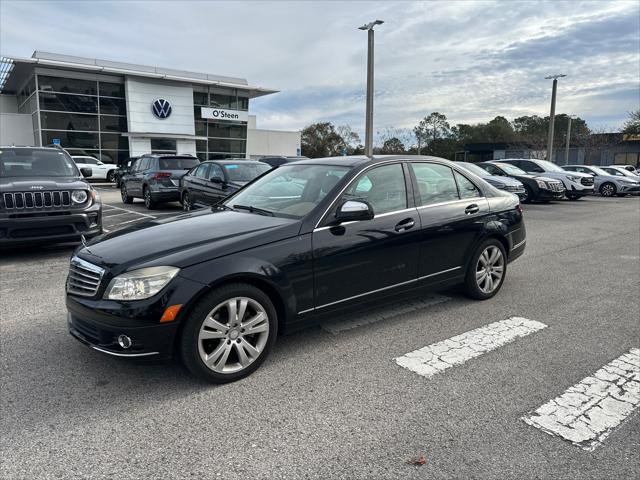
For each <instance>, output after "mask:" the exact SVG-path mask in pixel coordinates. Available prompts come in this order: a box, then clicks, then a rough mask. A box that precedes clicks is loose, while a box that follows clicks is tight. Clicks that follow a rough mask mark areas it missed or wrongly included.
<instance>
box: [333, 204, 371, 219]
mask: <svg viewBox="0 0 640 480" xmlns="http://www.w3.org/2000/svg"><path fill="white" fill-rule="evenodd" d="M372 218H373V208H372V207H371V205H369V204H368V203H367V202H363V201H360V200H347V201H346V202H344V203H343V204H342V205H340V206H339V207H338V211H337V212H336V220H338V221H339V222H353V221H356V220H371V219H372Z"/></svg>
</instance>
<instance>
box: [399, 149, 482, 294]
mask: <svg viewBox="0 0 640 480" xmlns="http://www.w3.org/2000/svg"><path fill="white" fill-rule="evenodd" d="M410 165H411V168H412V171H413V175H414V182H415V188H414V190H415V192H416V204H417V205H418V213H419V216H420V223H421V228H420V254H419V269H418V277H419V278H420V279H421V280H424V281H426V282H427V283H437V282H440V281H444V280H447V279H449V278H451V277H455V276H457V275H461V274H463V273H464V266H465V260H466V256H467V254H468V252H469V250H470V248H471V247H472V246H473V245H474V244H475V243H476V242H477V240H479V238H480V237H481V235H482V233H483V231H484V227H483V221H484V219H483V217H485V216H486V215H487V214H488V213H489V202H488V201H487V199H486V198H485V197H484V195H483V194H482V192H481V190H480V189H479V188H478V187H477V186H476V185H475V184H474V183H473V182H472V181H471V180H470V179H469V178H467V177H466V176H465V175H463V174H461V173H459V172H457V171H455V170H454V169H452V168H451V167H449V166H448V165H444V164H440V163H433V162H417V161H416V162H411V163H410Z"/></svg>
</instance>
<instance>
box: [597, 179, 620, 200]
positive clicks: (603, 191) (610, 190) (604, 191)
mask: <svg viewBox="0 0 640 480" xmlns="http://www.w3.org/2000/svg"><path fill="white" fill-rule="evenodd" d="M617 193H618V188H617V187H616V186H615V184H613V183H611V182H604V183H603V184H602V185H600V195H602V196H603V197H613V196H615V195H616V194H617Z"/></svg>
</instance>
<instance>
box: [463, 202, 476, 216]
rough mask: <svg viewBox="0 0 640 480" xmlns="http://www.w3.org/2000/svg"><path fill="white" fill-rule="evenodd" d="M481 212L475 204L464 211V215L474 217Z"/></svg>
mask: <svg viewBox="0 0 640 480" xmlns="http://www.w3.org/2000/svg"><path fill="white" fill-rule="evenodd" d="M479 211H480V207H479V206H478V205H476V204H475V203H473V204H471V205H469V206H468V207H467V208H465V209H464V213H465V214H467V215H472V214H474V213H478V212H479Z"/></svg>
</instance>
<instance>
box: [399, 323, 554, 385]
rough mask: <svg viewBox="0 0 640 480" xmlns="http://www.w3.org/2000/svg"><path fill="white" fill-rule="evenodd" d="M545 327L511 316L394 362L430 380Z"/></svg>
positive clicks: (411, 353)
mask: <svg viewBox="0 0 640 480" xmlns="http://www.w3.org/2000/svg"><path fill="white" fill-rule="evenodd" d="M546 327H547V326H546V325H545V324H544V323H541V322H536V321H535V320H528V319H526V318H522V317H511V318H508V319H507V320H502V321H500V322H495V323H490V324H489V325H485V326H484V327H480V328H476V329H474V330H470V331H468V332H465V333H463V334H461V335H456V336H455V337H451V338H449V339H447V340H443V341H442V342H438V343H433V344H431V345H427V346H426V347H422V348H420V349H418V350H414V351H413V352H409V353H407V354H406V355H403V356H401V357H398V358H396V359H395V361H396V363H397V364H398V365H400V366H401V367H404V368H406V369H408V370H411V371H412V372H415V373H417V374H418V375H422V376H423V377H427V378H430V377H432V376H434V375H436V374H438V373H440V372H442V371H444V370H446V369H448V368H451V367H454V366H456V365H462V364H463V363H465V362H467V361H468V360H471V359H472V358H475V357H479V356H480V355H482V354H483V353H487V352H490V351H491V350H495V349H496V348H498V347H501V346H503V345H505V344H507V343H510V342H513V341H514V340H515V339H517V338H519V337H526V336H527V335H530V334H532V333H534V332H537V331H538V330H542V329H543V328H546Z"/></svg>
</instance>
